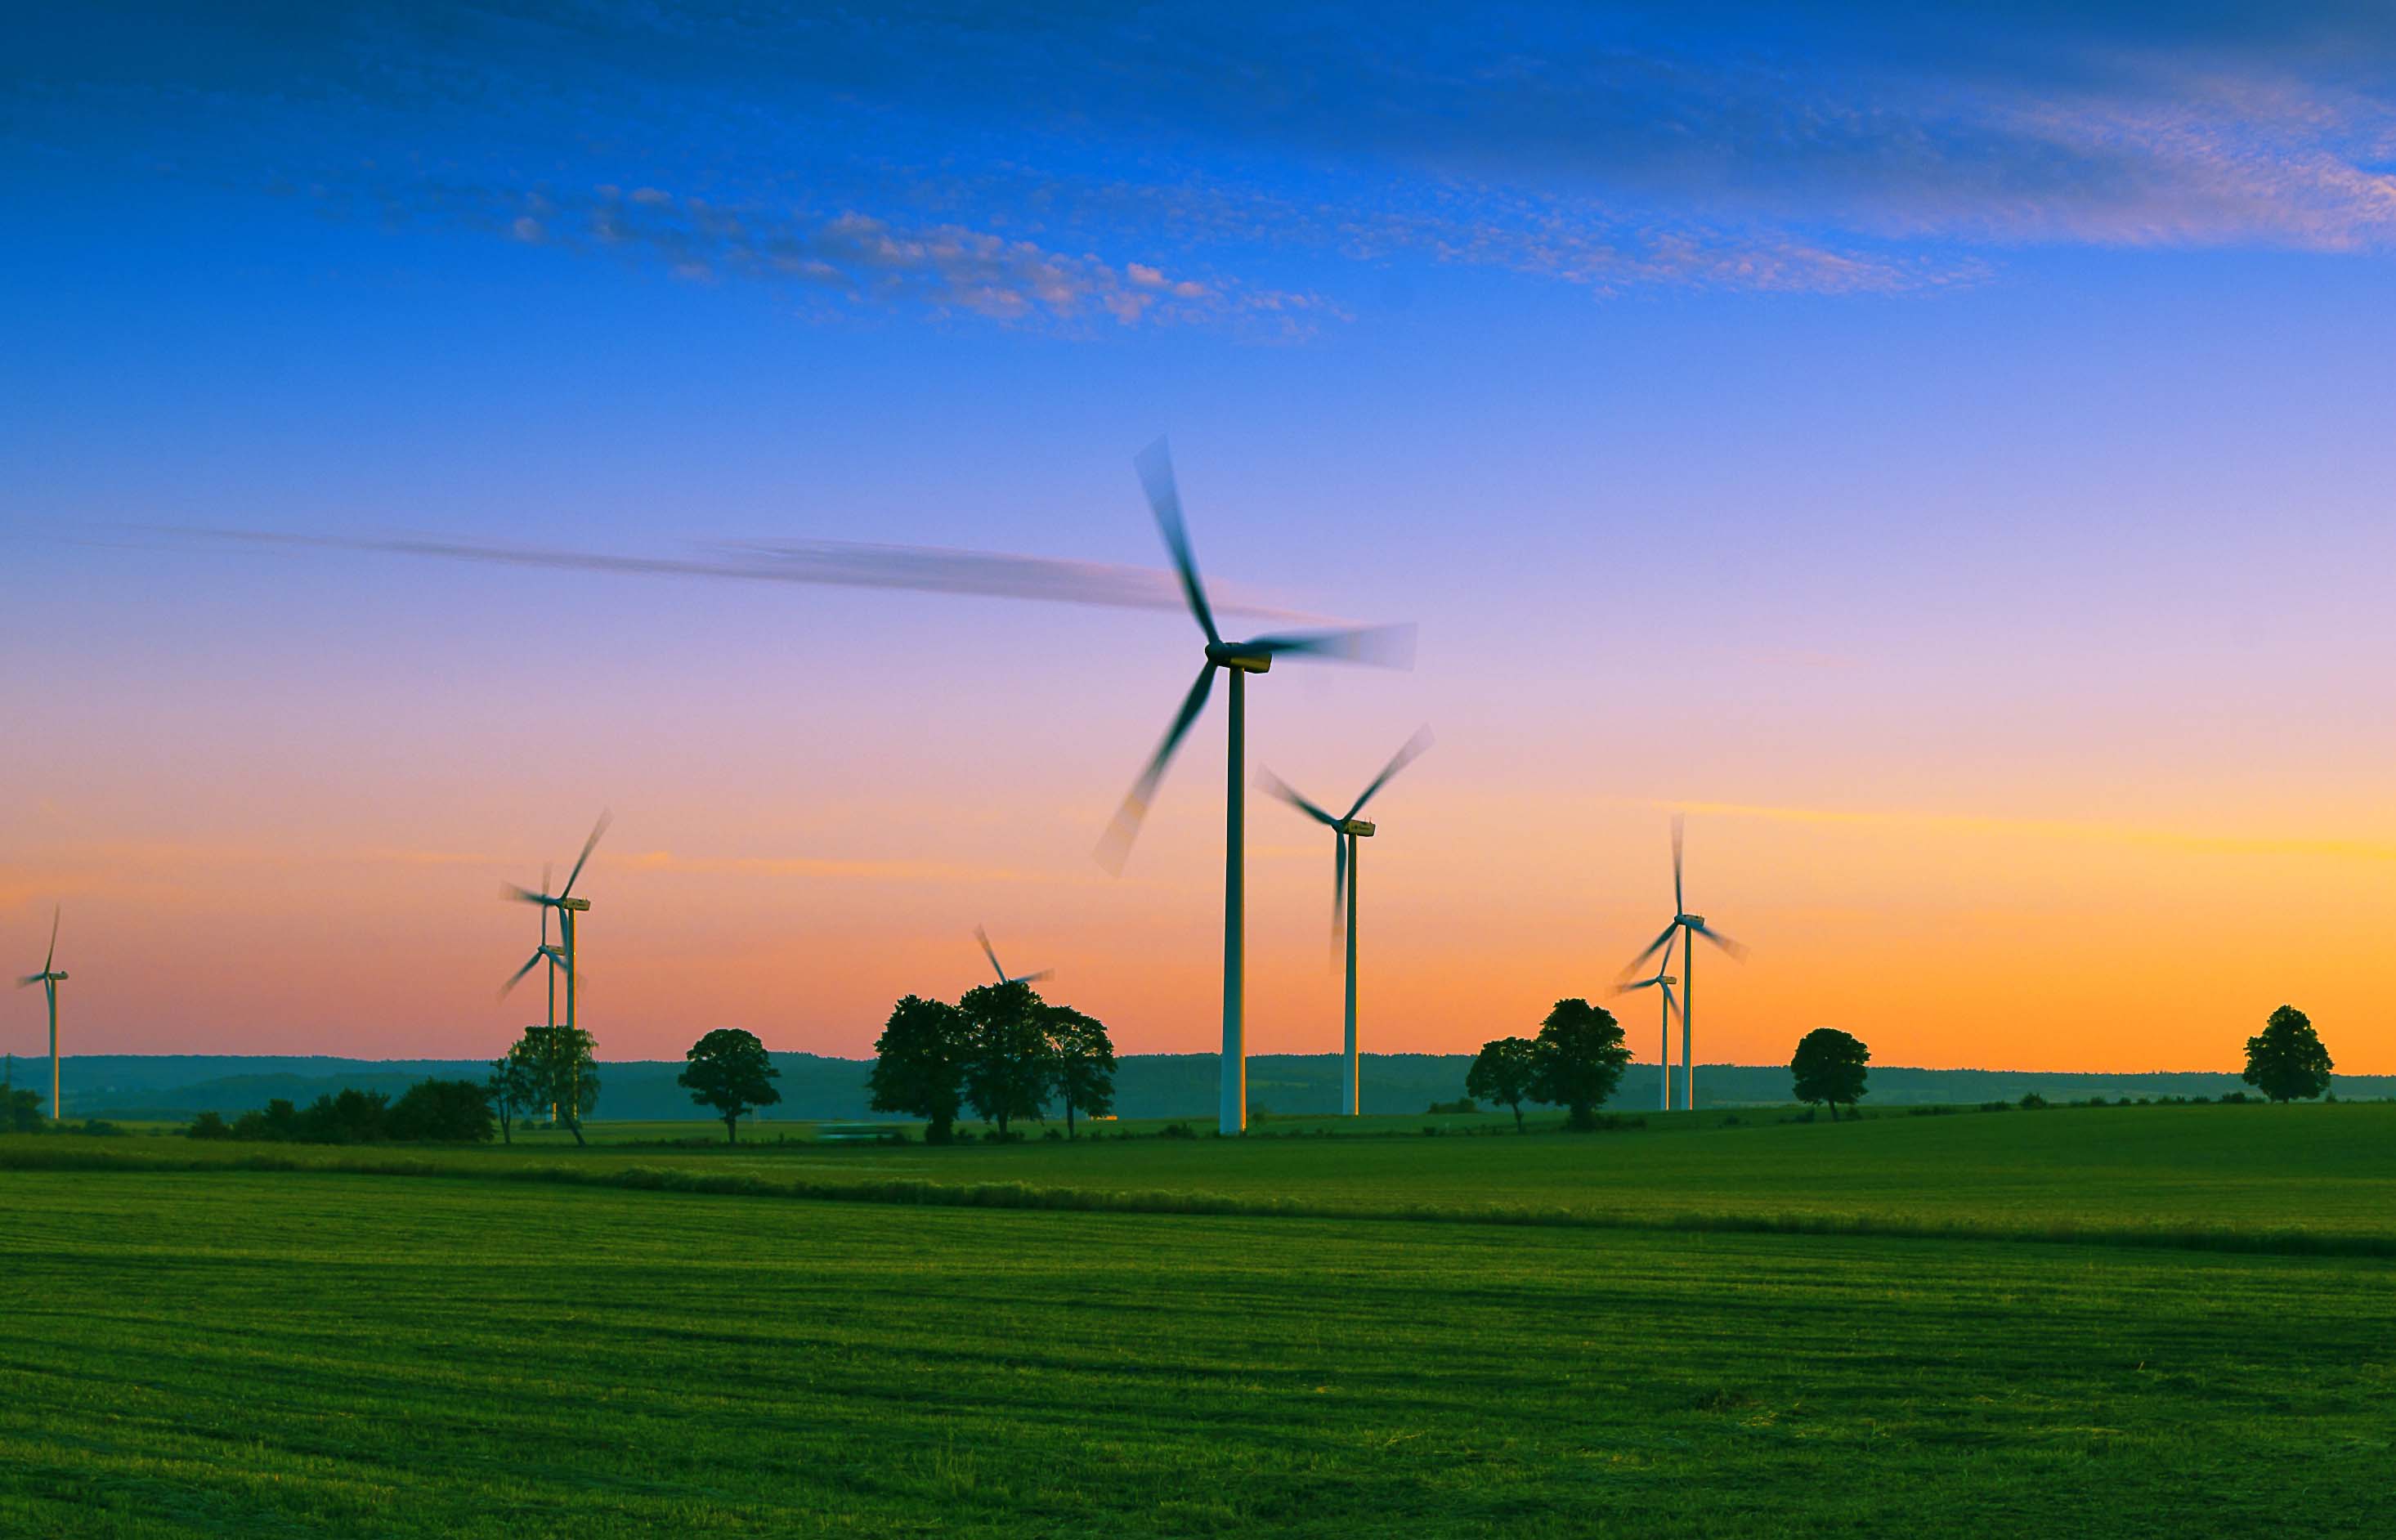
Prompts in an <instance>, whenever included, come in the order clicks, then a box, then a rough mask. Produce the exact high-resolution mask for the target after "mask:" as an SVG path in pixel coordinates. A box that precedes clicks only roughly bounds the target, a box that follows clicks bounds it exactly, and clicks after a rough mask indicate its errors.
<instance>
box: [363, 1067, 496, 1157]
mask: <svg viewBox="0 0 2396 1540" xmlns="http://www.w3.org/2000/svg"><path fill="white" fill-rule="evenodd" d="M384 1126H385V1128H386V1130H387V1131H388V1132H389V1134H390V1135H391V1137H393V1138H394V1139H410V1140H422V1141H424V1142H426V1143H431V1144H488V1143H490V1142H491V1135H492V1134H493V1132H495V1129H494V1125H493V1122H492V1118H491V1093H490V1091H489V1089H488V1088H487V1087H486V1086H484V1085H482V1084H480V1083H478V1082H474V1081H469V1080H420V1081H418V1082H416V1083H415V1084H414V1085H411V1086H409V1087H408V1088H407V1090H406V1092H405V1093H403V1094H402V1095H401V1096H400V1098H399V1100H398V1101H396V1102H394V1103H393V1104H392V1109H391V1116H390V1117H389V1118H388V1119H387V1120H386V1121H385V1124H384Z"/></svg>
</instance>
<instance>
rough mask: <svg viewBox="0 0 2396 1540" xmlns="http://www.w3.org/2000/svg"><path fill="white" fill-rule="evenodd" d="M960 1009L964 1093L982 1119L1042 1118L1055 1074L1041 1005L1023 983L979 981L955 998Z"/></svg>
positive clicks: (1001, 1129) (1001, 1126)
mask: <svg viewBox="0 0 2396 1540" xmlns="http://www.w3.org/2000/svg"><path fill="white" fill-rule="evenodd" d="M957 1009H958V1010H960V1011H962V1012H964V1013H965V1031H966V1049H965V1099H966V1100H967V1101H969V1102H971V1103H973V1108H974V1111H975V1112H976V1113H977V1114H978V1116H980V1117H981V1118H983V1119H984V1120H985V1121H987V1122H994V1123H996V1124H997V1125H998V1136H999V1137H1000V1138H1002V1139H1003V1138H1005V1137H1006V1125H1007V1123H1008V1122H1011V1121H1013V1120H1014V1119H1017V1118H1045V1117H1046V1116H1047V1114H1048V1092H1049V1089H1050V1087H1051V1085H1052V1084H1053V1083H1054V1082H1055V1080H1056V1055H1055V1053H1054V1052H1053V1051H1052V1050H1051V1048H1050V1047H1049V1043H1048V1027H1047V1023H1046V1022H1045V1020H1043V1019H1042V1017H1043V1016H1044V1015H1045V1011H1046V1007H1045V1006H1044V1005H1043V1004H1042V1003H1041V1001H1040V996H1039V995H1038V994H1036V993H1034V992H1033V990H1032V986H1031V985H1029V984H983V985H980V986H978V987H977V988H974V989H967V990H966V991H965V995H964V997H963V998H962V999H960V1000H959V1001H958V1002H957Z"/></svg>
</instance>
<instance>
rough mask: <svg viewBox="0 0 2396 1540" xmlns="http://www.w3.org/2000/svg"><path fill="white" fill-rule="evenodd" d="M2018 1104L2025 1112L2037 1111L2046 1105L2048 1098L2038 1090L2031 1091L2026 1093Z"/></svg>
mask: <svg viewBox="0 0 2396 1540" xmlns="http://www.w3.org/2000/svg"><path fill="white" fill-rule="evenodd" d="M2017 1105H2018V1106H2019V1107H2020V1108H2021V1109H2022V1110H2023V1111H2025V1112H2035V1111H2037V1110H2038V1109H2040V1108H2042V1107H2044V1106H2045V1105H2046V1098H2045V1097H2044V1096H2042V1095H2039V1094H2038V1093H2037V1092H2035V1091H2031V1092H2029V1093H2027V1094H2026V1095H2023V1097H2022V1099H2021V1101H2020V1102H2019V1103H2018V1104H2017Z"/></svg>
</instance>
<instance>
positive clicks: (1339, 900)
mask: <svg viewBox="0 0 2396 1540" xmlns="http://www.w3.org/2000/svg"><path fill="white" fill-rule="evenodd" d="M1331 844H1332V848H1333V849H1334V850H1335V851H1336V852H1337V854H1336V855H1335V856H1333V857H1332V862H1331V944H1332V945H1333V946H1334V947H1337V946H1338V944H1339V926H1340V924H1341V923H1343V922H1344V921H1346V920H1347V918H1348V836H1347V835H1345V834H1343V833H1341V832H1340V831H1339V830H1337V829H1334V830H1332V831H1331Z"/></svg>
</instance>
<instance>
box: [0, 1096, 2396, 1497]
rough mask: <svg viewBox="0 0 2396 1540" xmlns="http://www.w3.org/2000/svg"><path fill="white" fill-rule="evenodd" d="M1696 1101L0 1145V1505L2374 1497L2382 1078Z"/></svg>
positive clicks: (2383, 1276) (2389, 1160)
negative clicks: (1766, 1116)
mask: <svg viewBox="0 0 2396 1540" xmlns="http://www.w3.org/2000/svg"><path fill="white" fill-rule="evenodd" d="M1704 1116H1705V1115H1703V1114H1701V1115H1700V1118H1701V1119H1702V1118H1703V1117H1704ZM1422 1121H1423V1120H1419V1119H1418V1120H1415V1125H1416V1126H1419V1125H1420V1123H1421V1122H1422ZM1686 1133H1687V1136H1675V1135H1673V1132H1672V1131H1671V1129H1669V1128H1668V1127H1667V1126H1665V1125H1663V1124H1661V1123H1657V1124H1654V1125H1651V1127H1650V1128H1649V1129H1648V1130H1646V1131H1644V1132H1626V1133H1620V1134H1614V1135H1589V1136H1572V1135H1557V1134H1539V1135H1531V1136H1528V1137H1517V1136H1513V1135H1504V1136H1496V1135H1488V1136H1459V1135H1441V1136H1438V1137H1423V1136H1421V1135H1419V1134H1416V1135H1410V1136H1400V1137H1389V1138H1352V1139H1329V1138H1312V1137H1293V1138H1288V1139H1276V1138H1252V1139H1247V1140H1242V1141H1220V1140H1212V1139H1205V1138H1200V1139H1193V1140H1187V1141H1184V1140H1173V1139H1157V1138H1139V1139H1131V1140H1107V1141H1101V1142H1095V1143H1083V1144H1080V1145H1073V1146H1065V1145H1060V1144H1054V1143H1046V1142H1042V1141H1038V1140H1034V1141H1032V1142H1030V1143H1026V1144H1022V1145H1008V1146H989V1145H974V1146H967V1147H961V1148H947V1149H927V1148H924V1147H922V1146H920V1145H914V1146H905V1147H899V1148H888V1147H882V1148H874V1147H837V1146H812V1145H789V1146H782V1147H772V1146H767V1147H761V1148H743V1149H740V1150H724V1149H721V1148H692V1149H683V1148H638V1147H629V1148H606V1147H594V1148H592V1149H589V1150H583V1151H571V1150H567V1149H562V1148H558V1147H556V1146H545V1147H543V1148H537V1149H518V1150H513V1151H507V1150H497V1149H491V1150H462V1151H448V1152H435V1153H432V1154H426V1153H422V1152H416V1151H408V1150H403V1149H381V1150H375V1149H367V1150H338V1149H307V1148H272V1149H268V1150H265V1151H263V1152H262V1151H261V1150H260V1147H255V1146H227V1145H198V1144H194V1143H193V1142H192V1141H189V1140H183V1139H179V1138H166V1137H155V1138H153V1137H140V1136H131V1137H125V1138H114V1139H107V1138H77V1137H73V1136H41V1137H30V1138H29V1137H17V1138H9V1139H6V1140H0V1203H4V1204H5V1213H6V1215H7V1226H8V1229H7V1238H8V1243H7V1247H6V1248H5V1249H0V1283H5V1285H6V1287H7V1297H8V1298H9V1299H10V1301H11V1309H10V1315H9V1318H8V1321H7V1329H6V1331H5V1334H0V1531H6V1532H9V1533H60V1534H72V1533H123V1534H160V1535H166V1534H191V1533H244V1534H250V1533H302V1532H313V1533H358V1534H427V1535H429V1534H489V1535H501V1534H507V1535H521V1534H552V1533H553V1534H573V1535H581V1536H587V1535H605V1534H632V1533H676V1534H701V1533H705V1534H742V1533H755V1534H762V1533H789V1532H798V1533H859V1534H865V1533H872V1534H882V1533H927V1534H928V1533H988V1534H999V1533H1009V1534H1021V1533H1086V1534H1094V1535H1096V1534H1122V1533H1238V1532H1240V1531H1242V1530H1244V1529H1247V1528H1251V1527H1256V1526H1264V1525H1271V1526H1273V1527H1277V1528H1281V1529H1285V1530H1288V1531H1292V1532H1296V1533H1320V1534H1326V1535H1328V1534H1350V1533H1359V1532H1362V1531H1367V1530H1373V1529H1398V1528H1403V1529H1404V1530H1406V1531H1408V1532H1410V1533H1432V1534H1444V1533H1483V1532H1486V1531H1488V1530H1491V1529H1504V1530H1506V1531H1508V1532H1509V1533H1531V1534H1540V1533H1551V1534H1567V1533H1571V1534H1579V1533H1603V1532H1605V1531H1607V1530H1610V1529H1618V1530H1620V1531H1622V1532H1624V1533H1661V1534H1691V1535H1697V1534H1715V1533H1821V1532H1823V1531H1826V1530H1827V1531H1830V1532H1840V1531H1851V1530H1855V1529H1858V1528H1869V1529H1873V1530H1883V1531H1885V1530H1894V1529H1899V1528H1904V1529H1911V1530H1919V1531H1922V1532H1924V1533H1974V1532H1980V1533H1986V1532H1990V1531H1999V1532H2004V1531H2010V1532H2013V1533H2123V1534H2157V1535H2162V1534H2184V1533H2209V1532H2218V1531H2221V1530H2226V1529H2232V1528H2243V1529H2247V1530H2260V1529H2266V1528H2279V1529H2284V1530H2287V1531H2289V1532H2291V1533H2299V1532H2301V1533H2357V1534H2361V1533H2381V1532H2383V1531H2384V1525H2385V1521H2386V1501H2387V1485H2386V1479H2385V1472H2386V1470H2387V1469H2388V1468H2389V1460H2390V1458H2391V1454H2396V1450H2391V1446H2390V1445H2391V1435H2396V1428H2391V1425H2390V1423H2389V1419H2388V1417H2387V1414H2386V1408H2387V1405H2388V1401H2389V1396H2390V1393H2391V1392H2396V1347H2391V1345H2390V1344H2391V1338H2390V1336H2389V1333H2388V1331H2387V1321H2388V1308H2387V1298H2388V1292H2387V1291H2388V1278H2389V1271H2388V1269H2389V1263H2388V1262H2387V1261H2386V1260H2385V1259H2384V1258H2382V1257H2377V1256H2370V1255H2283V1254H2279V1253H2275V1252H2272V1251H2269V1250H2265V1251H2256V1252H2252V1253H2246V1252H2236V1253H2233V1252H2231V1251H2230V1250H2228V1249H2226V1248H2229V1247H2233V1246H2236V1245H2241V1244H2262V1245H2270V1244H2282V1243H2301V1242H2303V1241H2305V1239H2306V1238H2308V1237H2309V1238H2312V1239H2313V1240H2316V1241H2317V1240H2320V1239H2323V1238H2332V1239H2335V1238H2340V1237H2343V1238H2346V1239H2347V1240H2349V1241H2355V1242H2358V1243H2361V1244H2365V1245H2384V1246H2385V1247H2386V1248H2387V1249H2388V1250H2389V1251H2391V1252H2396V1202H2391V1201H2390V1200H2391V1199H2396V1107H2386V1106H2376V1105H2374V1106H2332V1107H2297V1108H2268V1107H2184V1108H2183V1107H2151V1108H2124V1109H2070V1110H2060V1109H2058V1110H2049V1111H2045V1112H2037V1113H2029V1112H2010V1113H1992V1114H1957V1115H1952V1116H1940V1117H1903V1116H1899V1117H1885V1118H1880V1119H1875V1120H1872V1121H1869V1122H1863V1123H1859V1124H1841V1125H1838V1126H1836V1127H1833V1126H1832V1125H1830V1123H1829V1122H1827V1121H1825V1122H1816V1123H1813V1124H1786V1123H1777V1122H1770V1123H1762V1124H1756V1123H1742V1124H1740V1125H1737V1126H1730V1127H1723V1126H1720V1125H1719V1123H1718V1122H1717V1123H1716V1124H1715V1126H1712V1127H1710V1128H1693V1129H1689V1130H1687V1131H1686ZM261 1153H264V1154H266V1155H268V1156H270V1157H272V1158H273V1159H275V1160H279V1161H282V1162H286V1163H289V1164H293V1165H296V1166H299V1167H300V1169H286V1170H276V1169H249V1168H247V1166H246V1162H251V1161H253V1160H254V1159H255V1158H257V1157H259V1156H260V1154H261ZM77 1163H84V1164H88V1165H89V1166H90V1169H66V1168H64V1166H70V1165H73V1164H77ZM44 1166H48V1167H51V1169H41V1168H42V1167H44ZM153 1166H154V1167H172V1166H180V1167H182V1168H183V1169H150V1167H153ZM378 1168H379V1169H381V1170H385V1171H390V1172H395V1173H405V1174H412V1175H375V1174H373V1173H374V1171H375V1170H376V1169H378ZM558 1172H564V1173H566V1174H568V1175H569V1176H570V1177H571V1178H572V1180H567V1179H560V1178H559V1177H557V1176H555V1175H552V1174H553V1173H558ZM592 1179H595V1180H598V1181H602V1182H606V1181H615V1180H631V1181H641V1182H648V1183H665V1182H669V1181H679V1182H683V1183H685V1184H686V1185H690V1186H699V1185H704V1184H706V1183H709V1182H718V1181H720V1182H724V1183H725V1184H726V1185H729V1186H731V1187H734V1188H747V1189H748V1191H749V1192H751V1193H754V1194H759V1195H756V1196H752V1195H742V1194H740V1193H738V1192H736V1193H734V1194H730V1195H717V1194H714V1193H710V1192H707V1191H700V1190H619V1189H614V1188H606V1187H604V1186H603V1187H593V1186H584V1185H574V1184H575V1183H576V1182H579V1181H585V1180H592ZM806 1184H819V1185H821V1186H822V1187H824V1188H826V1189H830V1188H841V1187H845V1189H846V1190H847V1191H848V1195H849V1196H850V1197H852V1198H858V1199H864V1200H869V1201H836V1202H835V1201H807V1200H805V1199H803V1198H798V1197H794V1196H792V1194H794V1193H796V1192H797V1191H799V1190H801V1188H803V1187H805V1185H806ZM977 1194H982V1195H985V1196H984V1197H977V1196H975V1195H977ZM1009 1195H1012V1196H1011V1197H1010V1196H1009ZM1075 1195H1078V1196H1079V1197H1080V1198H1081V1199H1084V1200H1086V1201H1087V1202H1088V1204H1089V1205H1090V1206H1091V1207H1093V1208H1101V1207H1103V1205H1104V1203H1105V1202H1106V1201H1109V1199H1108V1195H1113V1197H1114V1198H1117V1199H1120V1198H1123V1197H1125V1196H1126V1195H1128V1196H1130V1197H1133V1198H1138V1197H1139V1196H1140V1195H1147V1196H1149V1197H1151V1198H1153V1199H1155V1200H1156V1201H1155V1202H1154V1203H1153V1204H1152V1205H1151V1207H1152V1209H1153V1210H1154V1212H1140V1211H1137V1210H1136V1209H1135V1211H1132V1212H1083V1211H1078V1210H1077V1208H1076V1207H1075V1205H1074V1204H1073V1203H1072V1202H1069V1201H1064V1200H1065V1199H1068V1198H1072V1197H1074V1196H1075ZM982 1201H990V1202H992V1203H1000V1204H1004V1203H1006V1202H1015V1201H1020V1202H1024V1203H1028V1204H1032V1205H1035V1206H1032V1207H1025V1208H1008V1207H1005V1206H997V1207H959V1206H944V1205H946V1204H948V1203H952V1202H960V1203H961V1202H982ZM1177 1203H1178V1205H1179V1209H1180V1210H1181V1211H1176V1209H1175V1204H1177ZM1207 1203H1220V1204H1223V1205H1226V1206H1228V1207H1230V1208H1231V1209H1232V1210H1233V1211H1234V1212H1230V1213H1223V1214H1210V1213H1204V1212H1190V1211H1191V1210H1196V1209H1199V1208H1202V1207H1203V1206H1204V1205H1205V1204H1207ZM1040 1205H1045V1206H1040ZM1476 1210H1478V1211H1480V1212H1481V1213H1482V1214H1483V1215H1484V1217H1492V1216H1495V1217H1505V1218H1507V1219H1509V1220H1510V1221H1511V1222H1507V1223H1476V1222H1472V1221H1473V1217H1474V1215H1475V1211H1476ZM1374 1215H1418V1217H1417V1218H1415V1219H1412V1220H1409V1219H1406V1218H1402V1217H1375V1216H1374ZM1709 1215H1710V1216H1713V1217H1715V1218H1735V1217H1736V1216H1737V1215H1749V1216H1751V1217H1758V1218H1771V1217H1773V1216H1779V1217H1781V1218H1790V1217H1791V1216H1794V1217H1796V1218H1799V1219H1803V1218H1804V1217H1805V1216H1808V1215H1810V1216H1813V1217H1814V1218H1816V1219H1819V1220H1821V1221H1823V1222H1824V1224H1825V1226H1829V1225H1831V1224H1832V1223H1833V1222H1835V1223H1839V1224H1850V1225H1855V1226H1857V1227H1858V1228H1863V1229H1865V1230H1866V1231H1867V1232H1868V1233H1862V1234H1808V1233H1790V1234H1750V1233H1738V1232H1737V1228H1736V1227H1735V1226H1733V1227H1730V1228H1724V1229H1706V1228H1695V1229H1682V1228H1674V1227H1677V1226H1681V1225H1685V1224H1693V1223H1698V1222H1701V1221H1704V1220H1705V1219H1706V1218H1707V1216H1709ZM1426 1220H1433V1221H1436V1222H1425V1221H1426ZM2058 1220H2060V1221H2066V1222H2069V1223H2070V1224H2072V1225H2077V1226H2079V1227H2081V1229H2080V1233H2079V1237H2078V1238H2079V1240H2080V1241H2082V1243H2079V1244H2071V1245H2057V1244H2049V1243H2046V1242H2044V1241H2040V1240H2038V1239H2036V1238H2037V1237H2039V1236H2041V1235H2043V1234H2045V1233H2047V1232H2048V1229H2049V1228H2051V1227H2052V1226H2053V1225H2054V1224H2056V1223H2057V1221H2058ZM1875 1227H1876V1228H1879V1229H1880V1230H1881V1231H1883V1232H1884V1233H1869V1231H1870V1230H1871V1229H1873V1228H1875ZM1908 1227H1911V1228H1912V1230H1913V1231H1914V1232H1915V1233H1914V1234H1913V1235H1911V1236H1910V1237H1909V1236H1908V1234H1907V1233H1906V1232H1907V1230H1908ZM1942 1228H1943V1229H1945V1230H1947V1231H1950V1233H1947V1234H1944V1235H1941V1236H1940V1237H1939V1238H1936V1239H1924V1238H1921V1236H1922V1235H1923V1234H1935V1233H1937V1232H1938V1231H1940V1230H1941V1229H1942ZM1975 1228H1977V1229H1979V1230H1981V1231H1984V1232H1985V1233H1986V1234H1987V1235H1988V1236H1990V1237H1992V1238H1993V1239H1975V1238H1971V1232H1972V1231H1973V1230H1974V1229H1975ZM1892 1232H1893V1233H1892ZM2175 1240H2178V1241H2189V1242H2193V1243H2192V1244H2159V1243H2158V1242H2170V1241H2175ZM2122 1241H2134V1242H2136V1243H2134V1244H2124V1243H2118V1242H2122Z"/></svg>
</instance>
